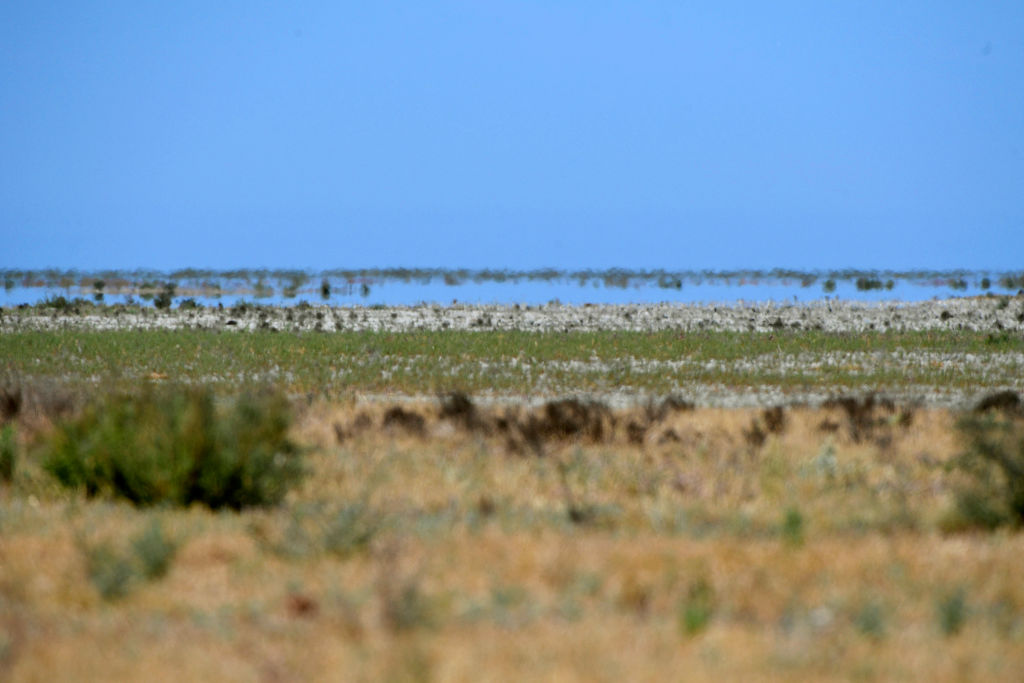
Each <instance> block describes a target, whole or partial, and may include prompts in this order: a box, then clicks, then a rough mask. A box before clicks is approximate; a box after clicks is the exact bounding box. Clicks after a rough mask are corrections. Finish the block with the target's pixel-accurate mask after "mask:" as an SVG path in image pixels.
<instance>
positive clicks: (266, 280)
mask: <svg viewBox="0 0 1024 683" xmlns="http://www.w3.org/2000/svg"><path fill="white" fill-rule="evenodd" d="M317 280H319V281H320V282H319V284H320V285H321V287H325V286H326V287H329V286H330V285H331V284H332V282H334V283H336V282H338V281H342V282H348V283H359V282H363V283H367V282H370V283H382V282H388V281H391V282H406V283H409V282H420V283H423V284H426V283H429V282H435V281H436V282H444V283H445V284H447V285H453V286H456V285H462V284H466V283H475V284H482V283H506V282H511V283H517V282H523V281H527V282H554V281H568V282H572V281H577V282H579V284H580V285H587V284H592V283H602V284H603V285H604V286H606V287H628V286H630V285H635V284H653V285H657V286H659V287H663V288H666V289H679V288H682V286H683V285H684V283H685V284H688V285H700V284H704V283H714V284H758V283H762V282H787V283H788V282H799V283H800V285H801V286H803V287H809V286H811V285H813V284H815V283H816V282H819V281H822V282H823V283H824V286H825V288H826V290H828V289H829V287H830V283H831V286H832V287H834V284H835V282H837V281H848V282H853V283H855V284H856V286H857V288H858V289H861V290H869V289H883V288H889V289H891V288H892V286H893V283H894V282H896V281H902V280H906V281H916V282H921V283H925V284H932V285H936V286H948V287H950V288H952V289H954V290H965V289H967V288H968V283H969V282H971V283H973V284H974V286H975V287H979V288H981V289H985V290H987V289H989V288H991V287H1000V288H1003V289H1007V290H1016V289H1020V288H1024V271H1021V272H1012V271H1001V272H995V271H982V270H969V269H950V270H928V269H916V270H873V269H858V268H844V269H839V270H797V269H789V268H773V269H770V270H760V269H732V270H730V269H719V270H713V269H704V270H693V269H689V270H665V269H631V268H607V269H585V270H568V269H558V268H537V269H530V270H518V269H507V268H506V269H493V268H482V269H472V268H332V269H326V270H302V269H281V268H277V269H272V268H236V269H209V268H180V269H176V270H164V271H162V270H152V269H135V270H128V269H122V270H92V271H90V270H78V269H57V268H47V269H17V268H6V269H0V281H2V282H3V285H4V288H5V289H7V290H11V289H14V288H16V287H49V288H58V287H59V288H71V287H76V286H77V287H83V288H95V289H97V291H101V290H103V289H104V288H106V289H107V290H108V291H110V290H114V289H122V290H123V289H125V288H132V289H142V290H144V289H159V288H161V287H163V286H164V285H165V284H166V283H168V282H173V283H180V284H186V285H192V286H197V287H200V288H210V289H220V288H221V287H222V286H225V285H231V284H235V285H245V286H252V287H255V288H256V289H259V288H260V287H269V286H272V285H273V284H276V285H277V286H278V287H280V288H282V289H283V290H285V291H288V290H298V289H300V288H303V287H306V286H309V285H311V284H312V285H315V284H317V282H316V281H317Z"/></svg>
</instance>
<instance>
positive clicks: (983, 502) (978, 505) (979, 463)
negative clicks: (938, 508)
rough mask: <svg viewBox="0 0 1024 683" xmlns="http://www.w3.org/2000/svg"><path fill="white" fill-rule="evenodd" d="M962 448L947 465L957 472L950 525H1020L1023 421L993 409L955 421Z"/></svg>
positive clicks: (1023, 476)
mask: <svg viewBox="0 0 1024 683" xmlns="http://www.w3.org/2000/svg"><path fill="white" fill-rule="evenodd" d="M956 426H957V429H958V431H959V432H960V436H961V438H962V440H963V441H964V444H965V446H966V449H965V450H964V451H963V452H962V453H960V454H959V455H958V456H957V457H956V458H955V459H954V460H953V461H952V463H951V465H952V467H953V469H955V470H957V471H959V472H961V473H962V474H963V475H964V477H963V478H962V479H961V480H960V482H959V485H958V487H957V492H956V510H955V513H954V522H955V523H954V524H953V526H971V527H983V528H989V529H992V528H996V527H999V526H1011V527H1019V526H1020V525H1021V523H1022V522H1024V420H1022V419H1020V418H1019V417H1014V416H1012V415H1008V414H998V413H997V412H996V411H987V412H984V413H972V414H969V415H965V416H963V417H962V418H960V419H959V420H958V421H957V425H956Z"/></svg>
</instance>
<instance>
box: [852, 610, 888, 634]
mask: <svg viewBox="0 0 1024 683" xmlns="http://www.w3.org/2000/svg"><path fill="white" fill-rule="evenodd" d="M853 623H854V626H856V627H857V630H858V631H859V632H860V633H861V634H862V635H864V636H866V637H868V638H871V639H872V640H881V639H882V638H884V637H885V610H884V609H883V608H882V606H881V605H880V604H878V603H877V602H874V601H871V602H867V603H865V604H864V605H862V606H861V608H860V611H858V612H857V614H856V616H854V618H853Z"/></svg>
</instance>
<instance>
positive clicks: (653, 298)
mask: <svg viewBox="0 0 1024 683" xmlns="http://www.w3.org/2000/svg"><path fill="white" fill-rule="evenodd" d="M0 279H2V280H3V283H4V288H3V289H2V290H0V305H2V306H8V307H9V306H17V305H20V304H36V303H39V302H42V301H45V300H47V299H51V298H55V297H64V298H65V299H73V298H76V297H80V298H84V299H89V300H95V301H103V302H104V303H124V302H128V301H135V302H143V303H145V302H150V303H151V302H152V301H153V297H154V296H155V295H157V294H159V292H160V291H161V290H163V289H165V288H166V287H167V285H168V283H171V284H173V293H172V294H171V296H172V300H173V301H174V302H176V303H180V301H182V300H183V299H186V298H192V299H194V300H195V301H196V302H197V303H200V304H203V305H205V306H216V305H217V304H221V305H224V306H231V305H234V304H235V303H238V302H240V301H250V302H256V303H263V304H273V305H294V304H297V303H299V302H302V301H306V302H309V303H311V304H319V303H327V304H331V305H336V306H374V305H387V306H394V305H416V304H421V303H423V304H439V305H450V304H454V303H466V304H492V303H493V304H522V305H539V304H547V303H552V302H559V303H562V304H567V305H581V304H586V303H594V304H630V303H637V304H643V303H680V304H691V303H721V304H737V303H766V302H775V303H796V302H801V303H802V302H810V301H819V300H824V299H826V298H829V299H835V298H838V299H844V300H853V301H892V300H895V301H907V302H910V301H922V300H928V299H933V298H947V297H952V296H975V295H983V294H985V293H987V292H993V293H996V294H1014V293H1016V291H1017V289H1018V288H1019V287H1024V275H1019V276H1018V275H1015V274H1006V273H985V272H970V271H948V272H934V271H929V272H923V273H891V272H875V271H842V272H832V273H828V272H824V273H815V272H808V273H801V272H795V271H785V272H783V273H780V272H778V271H772V272H769V273H764V272H758V271H749V272H742V271H734V272H729V273H707V272H702V273H694V272H684V273H666V272H664V271H625V270H610V271H584V272H577V273H565V272H560V271H551V270H546V271H528V272H520V273H516V272H513V273H509V272H507V271H467V270H431V271H413V272H412V273H411V274H410V273H409V272H408V271H405V270H399V269H391V270H378V269H373V270H362V271H327V272H323V273H306V272H302V271H272V270H261V271H218V272H212V271H195V270H185V271H178V272H174V273H155V272H149V271H135V272H116V271H107V272H104V273H81V272H77V271H62V272H61V271H16V270H7V271H0ZM97 283H99V284H97ZM101 294H102V296H100V295H101Z"/></svg>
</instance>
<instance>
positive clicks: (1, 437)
mask: <svg viewBox="0 0 1024 683" xmlns="http://www.w3.org/2000/svg"><path fill="white" fill-rule="evenodd" d="M17 466H18V441H17V438H16V435H15V433H14V425H12V424H6V425H4V426H3V428H2V429H0V482H3V483H4V484H10V483H11V482H12V481H14V473H15V470H16V469H17Z"/></svg>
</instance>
